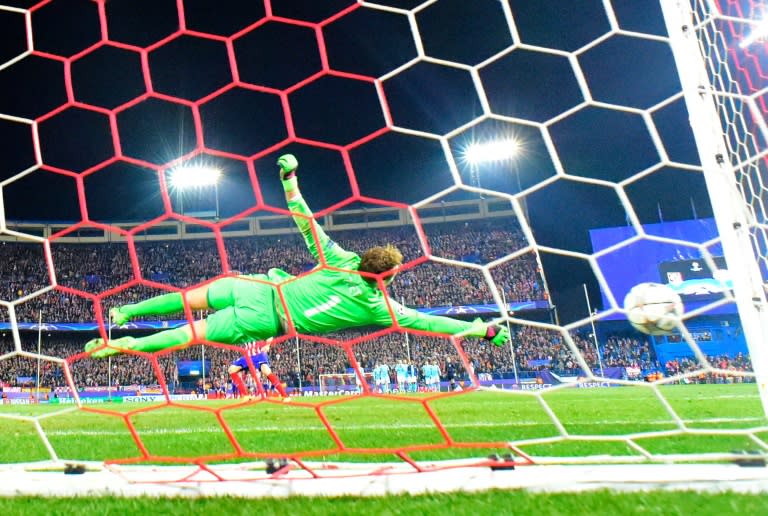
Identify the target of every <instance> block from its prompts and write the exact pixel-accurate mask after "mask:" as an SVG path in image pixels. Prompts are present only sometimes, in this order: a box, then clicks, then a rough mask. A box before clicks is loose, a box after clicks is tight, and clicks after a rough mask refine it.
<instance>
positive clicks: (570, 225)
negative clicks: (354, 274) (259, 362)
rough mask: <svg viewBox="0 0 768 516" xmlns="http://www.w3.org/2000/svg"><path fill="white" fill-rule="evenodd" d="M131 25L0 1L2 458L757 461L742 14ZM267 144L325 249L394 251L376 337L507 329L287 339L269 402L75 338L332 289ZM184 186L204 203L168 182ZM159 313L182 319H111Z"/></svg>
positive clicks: (175, 7)
mask: <svg viewBox="0 0 768 516" xmlns="http://www.w3.org/2000/svg"><path fill="white" fill-rule="evenodd" d="M18 4H23V6H22V7H19V6H18ZM166 4H167V5H166ZM299 4H302V5H299ZM640 4H642V5H640ZM142 9H143V8H141V9H140V8H139V7H136V5H135V4H134V3H131V2H108V1H106V0H95V1H82V2H64V1H57V0H44V1H40V2H31V1H30V2H13V3H11V2H5V3H4V2H2V0H0V27H3V32H4V33H6V34H9V35H13V38H10V37H9V38H6V39H7V40H9V41H8V42H4V44H3V45H4V46H3V49H2V53H0V60H2V62H0V84H3V85H5V86H2V88H5V89H3V90H2V93H4V94H3V95H0V137H2V138H3V139H4V141H6V142H7V143H8V146H6V148H7V149H13V152H11V151H8V152H7V153H6V154H8V156H7V159H6V156H4V160H3V163H2V165H0V167H1V168H2V176H0V201H1V202H0V208H2V209H0V239H1V240H2V246H0V257H2V260H0V279H2V282H0V283H2V285H3V286H2V296H0V312H2V324H3V326H2V337H1V340H0V386H1V387H2V390H3V403H2V404H0V425H1V426H2V428H3V429H4V430H5V431H6V433H8V434H9V435H10V434H11V433H12V434H13V435H14V436H16V437H15V439H16V441H15V442H16V443H18V445H17V446H13V447H7V448H6V449H4V450H2V451H0V463H2V464H5V465H6V466H9V465H22V467H24V468H31V469H34V468H36V467H41V468H45V467H51V466H53V467H57V468H58V467H64V464H69V463H76V464H85V465H86V467H87V468H97V467H102V466H104V465H106V466H107V468H108V469H109V470H110V471H113V472H117V473H118V474H119V475H122V478H124V479H126V478H127V479H129V480H130V481H131V482H134V483H135V482H142V481H143V480H141V475H144V474H146V473H147V471H146V470H138V471H139V473H134V471H136V470H131V469H130V466H133V465H145V464H152V465H157V464H162V465H165V466H167V467H166V468H165V469H163V468H160V469H159V470H153V471H162V473H158V475H159V476H158V478H157V479H156V481H157V482H163V483H166V482H170V481H173V482H186V481H198V480H206V481H215V482H218V481H223V480H239V481H242V480H246V481H258V480H263V479H265V478H269V479H275V478H287V479H301V480H305V479H306V480H310V479H317V478H324V477H340V476H345V477H359V476H368V475H374V476H381V475H382V474H383V473H392V474H399V473H425V472H435V471H452V470H453V469H455V468H458V467H462V468H471V469H473V470H474V471H479V470H480V469H483V470H485V469H488V468H491V471H494V472H498V471H506V470H507V469H510V468H512V467H518V468H519V467H535V466H537V465H549V464H558V465H564V464H669V463H677V462H679V463H686V464H688V463H695V464H702V463H713V462H717V463H732V462H737V463H741V464H744V463H748V464H759V463H764V461H765V458H766V455H768V420H766V411H767V410H768V393H767V392H766V378H768V354H767V353H766V351H765V342H768V322H766V320H765V318H766V316H765V313H766V297H765V288H764V285H765V278H766V271H767V268H768V261H766V255H767V252H768V249H767V248H768V239H766V233H765V231H766V229H768V226H767V225H766V207H765V199H764V198H765V184H766V176H765V173H766V156H767V155H768V149H767V148H766V141H768V128H767V127H766V123H765V114H766V110H767V109H768V108H767V107H766V105H765V98H764V89H765V86H766V77H767V75H766V70H764V66H763V62H764V58H765V55H766V52H768V42H767V41H766V36H765V35H764V34H768V30H766V29H765V27H764V26H763V25H762V21H761V20H762V18H763V16H764V15H765V6H764V5H763V4H762V3H760V2H757V1H753V0H690V2H688V1H687V0H686V1H680V0H660V2H659V3H656V2H651V1H649V2H637V3H635V2H607V1H601V0H589V1H583V2H580V5H579V9H578V10H577V11H573V10H571V9H565V8H564V7H563V2H562V1H561V0H537V1H536V2H522V1H516V0H502V1H499V0H475V1H472V2H467V1H466V0H426V1H418V0H413V1H403V0H370V1H368V0H358V1H353V0H334V1H328V2H303V3H296V2H294V3H289V2H277V1H273V0H265V1H264V2H241V3H238V5H237V6H235V5H229V6H226V7H221V6H218V5H216V7H215V8H214V2H206V1H199V2H184V1H178V2H175V3H174V2H170V3H167V2H166V3H163V5H162V6H161V5H160V3H158V5H157V6H155V5H153V6H152V7H147V8H146V9H148V10H149V11H146V12H145V11H143V10H142ZM150 11H151V12H150ZM150 18H151V19H152V23H146V24H145V23H144V20H147V19H150ZM65 20H69V21H71V23H65ZM75 20H76V23H75ZM137 20H142V21H141V22H139V21H137ZM138 25H140V26H141V30H139V29H137V26H138ZM11 39H12V40H13V41H10V40H11ZM6 44H7V45H6ZM6 89H7V90H8V91H6ZM284 153H293V154H296V155H297V156H298V158H299V161H300V163H301V168H300V172H299V175H300V181H301V185H302V190H303V195H304V197H305V198H306V200H307V202H308V204H309V205H310V206H312V207H313V209H314V210H315V218H316V219H317V221H318V222H319V223H320V224H321V225H322V226H323V228H325V231H326V232H327V233H328V234H329V235H330V236H331V238H333V240H334V242H335V243H336V244H338V245H339V246H340V247H342V248H344V249H347V250H349V251H353V252H356V253H358V254H361V253H362V252H364V251H365V250H366V249H368V248H370V247H371V246H374V245H383V244H386V243H392V244H394V245H396V246H397V247H398V248H399V249H400V250H401V252H402V253H403V255H404V257H405V260H404V264H403V265H402V267H401V268H400V270H399V271H398V274H397V277H396V278H395V279H394V281H393V282H392V284H391V285H385V284H384V283H383V282H382V281H381V278H380V279H379V280H378V281H379V286H380V287H381V288H382V289H384V290H385V291H386V293H387V299H388V300H389V305H388V306H389V311H390V315H391V316H392V317H393V321H394V320H395V319H396V311H397V310H398V309H399V307H401V306H407V307H410V308H414V309H416V310H418V311H419V312H420V313H423V314H428V315H437V316H446V317H453V318H458V319H462V320H470V321H471V320H473V319H475V318H478V317H479V318H481V319H483V320H484V321H486V322H489V323H493V324H495V325H497V326H499V327H501V326H506V327H507V328H509V330H510V333H511V340H510V342H508V343H507V344H505V345H504V346H500V347H496V346H493V345H492V344H491V343H489V342H487V341H485V340H482V339H479V338H475V337H468V336H462V335H458V336H447V335H441V334H435V333H432V332H426V331H422V330H419V329H417V327H416V326H414V328H407V327H403V326H399V325H397V324H394V325H393V326H392V327H374V328H368V327H363V328H357V329H355V330H347V331H340V332H336V333H333V334H326V335H309V334H302V333H300V332H297V331H295V328H293V327H292V326H290V325H288V327H287V328H286V331H285V332H284V334H283V335H281V336H278V337H277V338H276V339H275V341H274V343H273V345H272V349H271V351H270V360H271V367H272V369H273V370H274V371H275V373H276V374H277V375H278V377H279V378H280V380H281V381H282V382H283V383H284V384H285V385H286V388H287V390H288V393H289V395H290V399H291V401H290V402H287V403H286V402H284V401H283V400H282V399H277V397H270V396H261V397H258V396H257V397H254V399H242V398H238V399H233V398H232V397H231V396H230V397H227V396H225V395H223V394H222V395H219V394H221V393H225V392H226V390H227V384H228V381H229V380H228V372H227V371H228V367H229V365H230V364H232V363H233V361H235V360H237V359H238V358H241V357H243V356H244V353H245V351H244V350H243V348H241V347H239V346H235V345H228V344H224V343H220V342H211V341H206V340H204V339H202V338H201V336H200V335H195V339H194V343H193V345H192V346H189V347H187V348H183V349H182V348H171V349H165V350H161V351H158V352H154V353H136V352H129V353H123V354H119V355H116V356H113V357H110V358H109V359H99V358H97V357H94V356H93V354H92V353H90V352H88V353H86V352H84V351H83V345H84V343H85V342H86V341H88V340H90V339H92V338H95V337H100V338H102V339H107V338H112V337H122V336H127V335H131V336H145V335H148V334H149V333H151V332H156V331H163V330H166V329H169V328H175V327H178V326H181V325H183V324H187V323H191V322H193V321H194V320H195V319H199V318H201V317H205V316H206V315H207V312H204V313H194V310H193V309H192V307H191V306H189V300H188V295H189V292H190V290H191V289H192V288H194V287H198V286H200V285H206V284H210V282H212V281H215V280H216V279H220V278H223V277H227V276H234V275H238V274H243V273H247V274H251V273H254V274H255V273H264V272H266V271H267V270H268V269H270V268H272V267H280V268H282V269H284V270H285V271H286V272H288V273H290V274H292V275H295V276H299V277H304V276H307V275H311V274H313V273H316V272H317V271H318V270H321V271H327V270H335V269H334V267H333V266H332V265H331V264H329V263H328V261H327V257H325V256H322V255H321V256H320V257H319V260H318V259H316V258H315V257H314V256H311V255H310V254H309V252H308V251H307V249H306V246H305V243H304V241H303V240H302V238H301V236H300V235H298V233H297V231H296V229H295V226H296V225H295V222H294V220H292V218H291V216H290V213H289V212H288V211H287V210H286V208H285V200H284V197H283V193H282V190H281V188H280V185H279V181H278V176H277V173H276V166H275V162H276V160H277V157H278V156H280V155H281V154H284ZM200 167H206V168H209V169H211V168H212V169H216V170H218V171H219V172H220V173H221V179H220V180H219V182H218V183H216V184H215V186H213V187H206V186H199V185H198V186H197V187H195V188H194V189H193V190H192V191H189V190H182V187H181V185H180V184H176V182H175V181H174V180H173V177H174V175H175V172H176V171H177V170H179V169H181V168H187V169H189V168H196V169H197V168H200ZM54 208H55V209H54ZM57 210H58V211H57ZM299 218H300V217H299ZM52 220H53V221H57V222H51V221H52ZM65 221H70V222H65ZM317 237H318V235H317V234H316V231H315V232H313V234H312V235H311V238H310V240H316V239H317ZM315 244H317V242H315ZM318 262H319V264H318ZM315 266H318V267H317V268H313V267H315ZM253 281H261V282H265V281H267V280H264V279H261V278H257V279H255V280H253ZM643 282H660V283H666V284H668V285H669V286H670V288H672V287H674V288H675V290H677V291H678V293H679V294H680V295H681V296H682V299H683V302H684V303H685V311H684V315H683V319H682V320H681V321H680V324H679V325H678V327H677V328H676V329H675V330H674V331H672V332H671V333H670V334H666V335H657V336H651V335H646V334H643V333H639V332H638V331H636V330H634V329H633V328H632V327H631V326H630V325H629V324H628V323H627V320H626V311H625V310H624V308H623V305H622V300H623V299H624V296H625V295H626V294H627V292H628V291H629V290H630V289H631V288H632V287H633V286H634V285H635V284H638V283H643ZM273 287H274V290H275V292H276V293H277V294H276V297H277V298H280V300H281V301H280V302H283V301H284V299H282V297H283V293H284V290H285V287H284V286H281V285H279V284H276V285H273ZM350 288H352V287H350ZM169 292H181V293H182V295H183V298H184V303H185V310H184V313H183V314H176V315H160V316H152V317H146V318H139V319H137V320H135V321H132V322H131V323H130V324H129V325H127V326H125V327H116V326H114V325H112V324H110V321H109V318H108V315H107V314H108V312H109V309H110V308H112V307H115V306H120V305H122V304H126V303H135V302H137V301H139V300H143V299H147V298H149V297H152V296H156V295H160V294H166V293H169ZM350 295H353V294H350ZM333 306H335V305H333V303H332V302H330V301H329V302H328V304H326V305H323V306H321V307H317V308H316V309H317V310H327V309H328V310H330V309H332V308H333ZM289 316H290V314H289ZM247 362H248V372H249V373H250V376H251V377H252V378H256V377H257V374H256V373H257V371H256V369H255V367H253V366H254V365H255V364H253V363H251V362H252V361H247ZM382 367H383V368H384V369H379V371H385V372H382V373H381V374H382V375H388V376H387V377H388V378H391V379H392V382H391V383H392V388H391V389H380V388H378V387H377V385H378V384H377V379H376V378H375V374H374V373H373V371H374V370H375V369H376V368H382ZM182 369H183V372H184V374H183V375H182V376H183V377H184V381H181V380H180V379H179V376H180V372H181V371H182ZM335 371H354V372H345V373H336V372H335ZM383 377H384V376H382V378H383ZM401 377H402V378H404V379H405V380H403V382H404V385H406V387H407V388H404V389H402V388H398V384H400V383H401V380H400V378H401ZM250 381H255V380H250ZM185 382H186V383H185ZM258 382H260V380H259V381H258ZM414 382H415V383H416V385H417V386H422V385H423V386H424V388H423V389H419V388H418V387H417V388H416V389H413V390H412V389H410V388H408V386H410V385H412V384H414ZM260 385H261V384H260V383H258V384H257V386H260ZM259 388H261V387H259ZM413 391H416V392H413ZM345 393H351V394H356V395H355V396H342V395H337V394H345ZM265 461H268V467H267V469H266V471H264V468H263V467H262V465H263V463H264V462H265ZM275 461H276V462H275ZM255 464H256V465H258V467H256V466H255ZM275 464H277V466H275ZM153 467H154V466H153ZM611 474H612V475H615V473H611ZM692 474H693V473H692V470H690V469H686V470H685V472H684V473H683V475H685V476H688V477H689V476H690V475H692ZM369 478H370V477H369ZM615 478H616V477H615ZM541 481H542V482H543V483H546V481H547V480H546V475H543V477H542V480H541ZM570 481H572V482H578V478H576V479H575V480H574V479H573V478H571V479H570ZM446 485H448V484H446ZM451 485H454V484H451Z"/></svg>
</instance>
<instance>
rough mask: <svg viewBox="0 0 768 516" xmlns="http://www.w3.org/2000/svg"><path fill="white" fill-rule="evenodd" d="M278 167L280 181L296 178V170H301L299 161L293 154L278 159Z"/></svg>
mask: <svg viewBox="0 0 768 516" xmlns="http://www.w3.org/2000/svg"><path fill="white" fill-rule="evenodd" d="M277 166H279V167H280V179H281V180H283V181H287V180H289V179H293V178H294V177H296V169H297V168H299V160H297V159H296V156H294V155H293V154H283V155H282V156H280V157H279V158H277Z"/></svg>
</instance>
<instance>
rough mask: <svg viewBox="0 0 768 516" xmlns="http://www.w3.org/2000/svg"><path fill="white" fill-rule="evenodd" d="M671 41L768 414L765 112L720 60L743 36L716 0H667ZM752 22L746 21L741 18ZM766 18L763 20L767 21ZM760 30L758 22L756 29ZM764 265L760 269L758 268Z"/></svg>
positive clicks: (665, 0)
mask: <svg viewBox="0 0 768 516" xmlns="http://www.w3.org/2000/svg"><path fill="white" fill-rule="evenodd" d="M661 5H662V8H663V11H664V19H665V20H666V24H667V30H668V32H669V42H670V46H671V47H672V52H673V54H674V57H675V63H676V64H677V68H678V71H679V75H680V82H681V84H682V87H683V93H684V95H685V101H686V106H687V107H688V113H689V116H690V123H691V128H692V130H693V135H694V137H695V139H696V147H697V149H698V151H699V157H700V159H701V163H702V172H703V174H704V178H705V180H706V183H707V190H708V192H709V197H710V200H711V202H712V208H713V211H714V215H715V221H716V222H717V229H718V232H719V233H720V238H721V241H722V246H723V251H724V254H725V258H726V261H727V263H728V269H729V271H731V273H732V275H733V283H734V295H735V297H736V304H737V306H738V309H739V318H740V319H741V324H742V326H743V328H744V332H745V335H746V338H747V344H748V346H749V353H750V356H751V358H752V366H753V368H754V371H755V377H756V380H757V386H758V390H759V392H760V398H761V400H762V404H763V410H764V411H765V414H766V415H767V416H768V351H766V346H768V305H767V304H766V296H765V285H766V279H765V277H764V274H765V273H766V272H767V271H766V268H765V263H766V262H765V251H766V249H765V246H764V243H765V242H766V233H765V232H766V229H768V226H766V222H768V220H766V218H765V212H764V208H765V202H766V201H768V198H767V197H766V193H768V192H766V191H765V190H764V188H763V187H762V185H761V186H759V187H758V188H757V189H752V188H750V185H749V181H750V177H752V178H756V177H757V178H759V177H761V176H762V175H763V174H764V171H765V170H766V167H765V165H764V162H765V160H766V152H767V151H768V149H765V148H763V149H761V148H760V147H759V145H758V144H757V141H756V138H757V136H758V134H757V133H759V134H760V135H761V138H762V140H763V141H766V137H767V136H768V132H767V131H766V125H765V113H764V112H762V111H760V109H759V108H758V106H757V104H756V102H755V98H756V97H757V96H758V95H759V91H754V92H745V91H742V85H741V84H739V82H738V80H737V78H736V77H734V72H732V71H731V70H730V69H729V68H728V67H727V66H723V64H725V63H727V61H728V59H729V58H728V53H729V52H732V51H733V45H735V44H738V40H735V39H731V41H727V40H726V38H725V36H724V34H723V32H722V30H721V28H720V27H719V24H721V23H723V21H724V20H723V18H722V17H721V16H722V13H720V12H719V11H718V9H717V4H716V3H715V2H713V1H711V0H693V8H691V2H690V1H689V0H662V1H661ZM743 21H749V20H743ZM763 23H766V22H765V21H763ZM750 27H751V30H754V31H757V30H758V29H759V27H758V26H751V25H750ZM761 263H762V272H761Z"/></svg>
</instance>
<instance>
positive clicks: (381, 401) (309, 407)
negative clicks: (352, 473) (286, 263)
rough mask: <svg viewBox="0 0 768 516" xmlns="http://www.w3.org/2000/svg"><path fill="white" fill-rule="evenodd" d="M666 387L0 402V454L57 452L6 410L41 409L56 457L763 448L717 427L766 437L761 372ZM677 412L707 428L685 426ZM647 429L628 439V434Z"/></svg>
mask: <svg viewBox="0 0 768 516" xmlns="http://www.w3.org/2000/svg"><path fill="white" fill-rule="evenodd" d="M660 392H661V393H662V395H663V398H664V400H666V401H667V402H668V403H669V406H671V407H672V409H673V411H672V412H671V413H670V411H668V410H667V408H666V407H665V404H664V403H663V402H662V400H661V399H660V398H659V397H658V396H657V395H656V394H655V392H654V391H653V390H652V389H650V388H647V387H622V388H612V389H567V390H557V391H554V392H548V393H544V394H543V395H541V396H540V397H537V396H532V395H530V394H520V393H517V394H510V393H506V392H494V391H484V392H465V393H461V394H459V395H456V396H450V397H438V398H435V399H431V400H429V401H426V398H425V396H424V395H410V396H405V397H402V398H398V399H394V398H387V397H364V398H360V397H354V396H349V397H345V398H320V397H310V398H299V399H296V400H295V402H294V403H292V404H281V403H273V402H269V403H267V402H261V401H259V402H252V403H243V402H240V401H233V400H217V401H198V402H185V403H184V404H181V405H173V406H167V405H163V404H152V405H149V404H144V405H142V404H132V403H120V404H103V405H92V406H89V407H88V408H86V409H82V410H81V409H75V410H73V409H72V406H71V405H39V406H28V405H2V406H0V426H1V427H2V428H3V431H4V433H6V434H8V433H9V432H10V433H11V434H12V435H13V437H14V443H18V445H14V446H6V447H1V448H0V463H17V462H31V461H40V460H45V459H48V458H52V457H51V456H50V455H49V453H48V450H47V449H46V447H45V445H44V441H43V439H42V438H41V437H40V435H39V434H38V432H37V430H36V428H35V426H34V424H33V422H31V421H29V420H19V419H10V418H3V417H2V416H3V415H14V416H27V417H38V421H39V423H40V425H41V427H42V429H43V431H44V433H45V435H46V436H47V437H48V439H49V442H50V444H51V446H52V448H53V450H54V452H55V453H56V456H57V457H58V458H60V459H65V460H90V461H105V460H106V461H108V460H112V459H129V458H135V459H142V460H146V461H147V462H156V461H163V460H166V459H167V458H168V457H176V458H179V459H181V460H187V461H190V460H193V459H195V458H196V457H199V456H205V457H211V458H212V459H211V460H212V461H214V462H215V461H220V460H221V461H225V460H237V461H240V460H247V459H249V458H251V459H252V458H253V457H257V456H260V455H261V454H263V455H271V456H288V455H290V456H298V457H310V458H311V459H312V460H319V459H324V460H348V461H356V462H361V461H376V462H382V461H391V460H397V459H396V455H395V454H396V453H397V452H398V451H399V450H406V451H407V453H408V454H409V455H410V456H411V457H412V458H414V459H416V460H435V459H449V458H450V459H453V458H469V457H484V456H487V455H488V454H489V453H502V452H504V451H508V450H507V449H506V448H505V444H504V443H510V442H511V443H513V444H515V445H517V446H519V448H520V449H521V450H522V451H523V452H524V453H527V454H531V455H534V456H546V457H581V456H593V455H604V454H609V455H622V456H628V455H633V456H640V453H639V452H638V451H637V450H636V449H633V447H632V446H631V444H635V445H639V446H641V447H642V448H644V449H645V450H647V451H648V452H650V453H653V454H691V453H701V452H704V453H720V452H726V453H727V452H730V451H732V450H735V449H752V450H754V449H758V450H760V449H761V447H760V444H761V443H760V442H755V441H754V440H752V439H750V437H749V436H748V435H737V434H736V433H733V434H728V435H718V434H717V433H715V431H717V430H718V429H722V430H742V431H743V430H749V429H760V431H757V432H755V433H754V434H753V435H754V436H755V437H756V438H758V439H760V440H762V441H763V442H765V440H766V438H767V437H768V432H766V431H765V427H766V426H768V421H767V420H766V418H765V417H764V415H763V411H762V406H761V404H760V399H759V396H758V393H757V389H756V387H755V385H754V384H741V385H701V386H697V385H685V386H663V387H661V388H660ZM94 410H97V411H99V412H94ZM550 412H551V413H550ZM42 416H45V417H42ZM678 417H679V418H680V419H677V418H678ZM558 422H559V423H561V424H562V426H563V428H564V430H565V432H566V433H562V432H561V430H560V428H559V427H558ZM681 424H682V425H683V426H684V427H685V428H690V429H694V430H695V431H696V432H701V433H687V434H681V433H680V432H679V430H680V429H681ZM225 426H226V427H227V428H229V429H230V430H231V437H230V436H228V435H227V433H225V431H224V429H223V428H224V427H225ZM131 429H133V430H134V431H135V433H136V435H137V436H138V440H136V439H134V437H133V436H132V433H131ZM670 431H671V432H673V435H668V434H667V433H668V432H670ZM640 432H642V433H643V435H636V436H634V438H633V441H632V443H628V442H627V441H626V439H625V437H626V436H631V435H633V434H637V433H640ZM533 439H549V440H547V441H545V442H531V440H533ZM473 446H474V447H473ZM762 451H763V452H765V451H766V450H765V448H762Z"/></svg>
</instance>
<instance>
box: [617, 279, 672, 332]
mask: <svg viewBox="0 0 768 516" xmlns="http://www.w3.org/2000/svg"><path fill="white" fill-rule="evenodd" d="M624 310H626V312H627V319H629V323H630V324H631V325H632V326H633V327H634V328H635V329H637V330H639V331H641V332H643V333H646V334H648V335H669V334H670V333H672V330H674V329H675V328H676V327H677V324H678V322H679V321H680V318H681V317H682V316H683V301H682V299H680V296H679V295H678V293H677V292H675V291H674V290H672V289H671V288H669V287H668V286H666V285H662V284H661V283H640V284H638V285H635V286H634V287H632V290H630V291H629V293H628V294H627V297H625V298H624Z"/></svg>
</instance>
